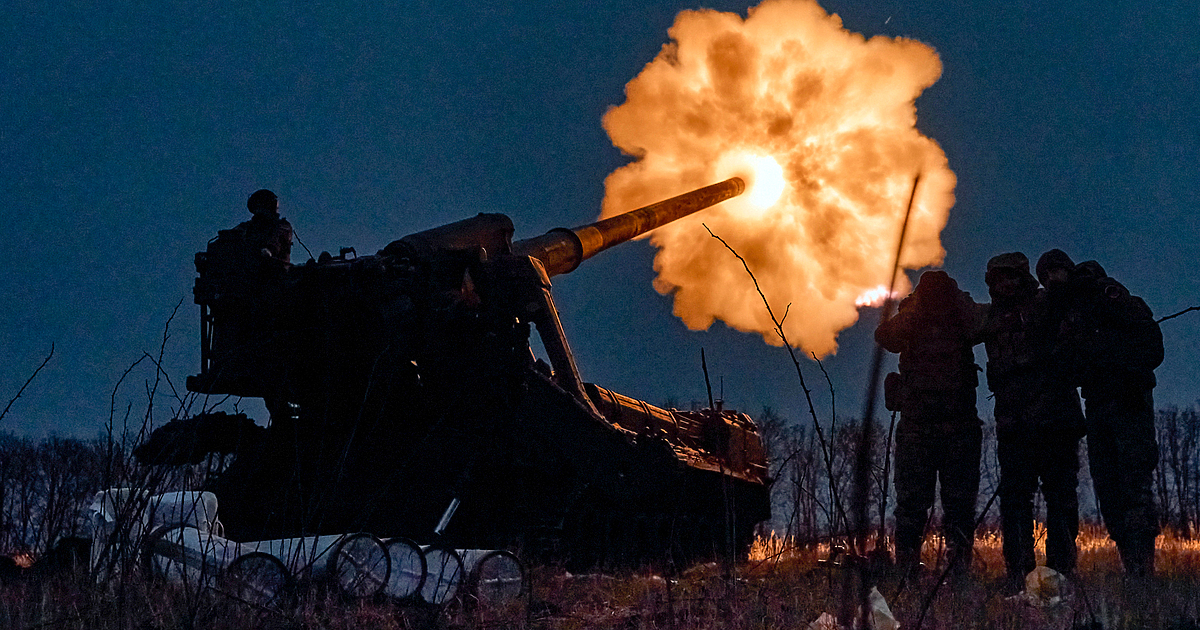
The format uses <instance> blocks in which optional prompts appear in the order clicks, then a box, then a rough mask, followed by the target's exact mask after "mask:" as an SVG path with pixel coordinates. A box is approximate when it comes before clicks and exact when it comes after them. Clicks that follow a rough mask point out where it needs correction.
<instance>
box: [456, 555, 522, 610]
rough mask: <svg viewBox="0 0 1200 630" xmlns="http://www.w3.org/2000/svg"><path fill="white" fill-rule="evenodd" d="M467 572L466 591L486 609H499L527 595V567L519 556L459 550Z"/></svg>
mask: <svg viewBox="0 0 1200 630" xmlns="http://www.w3.org/2000/svg"><path fill="white" fill-rule="evenodd" d="M458 553H459V555H460V556H462V559H463V566H464V568H465V569H466V571H467V587H468V589H469V590H470V592H471V594H472V595H473V596H474V597H475V599H476V600H477V601H478V602H479V603H480V604H481V605H484V606H490V607H500V606H506V605H508V604H511V603H513V602H515V601H517V600H519V599H520V598H521V597H522V596H524V595H525V594H526V593H527V592H528V590H527V589H528V586H529V584H528V579H527V577H526V575H527V574H526V572H525V565H524V563H522V562H521V560H520V559H519V558H517V556H516V554H513V553H512V552H509V551H504V550H501V549H459V550H458Z"/></svg>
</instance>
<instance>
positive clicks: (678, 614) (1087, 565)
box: [0, 530, 1200, 630]
mask: <svg viewBox="0 0 1200 630" xmlns="http://www.w3.org/2000/svg"><path fill="white" fill-rule="evenodd" d="M1079 542H1080V562H1079V576H1078V580H1077V581H1076V582H1075V583H1074V584H1072V586H1071V588H1070V592H1069V594H1068V596H1067V597H1066V599H1065V600H1064V601H1063V602H1062V603H1060V604H1058V605H1056V606H1050V607H1037V606H1033V605H1031V604H1029V603H1027V602H1026V601H1024V600H1023V599H1020V598H1014V599H1006V598H1004V597H1002V596H1001V595H1000V593H999V587H1000V584H1001V579H1002V576H1003V571H1004V567H1003V561H1002V559H1001V555H1000V540H999V538H998V537H997V536H994V535H984V536H982V537H980V538H979V539H978V541H977V545H976V554H975V561H974V566H973V569H972V575H971V578H970V579H969V580H967V581H966V582H963V583H958V584H953V585H950V584H946V585H942V586H940V588H937V590H936V593H935V592H934V588H935V586H936V585H937V582H938V579H937V577H938V576H937V574H938V573H939V572H938V571H937V570H936V567H937V566H938V564H939V558H940V555H941V554H940V551H941V541H940V540H938V539H937V538H933V539H932V540H930V541H929V542H928V543H927V545H926V548H925V557H924V560H925V562H926V564H927V567H929V569H927V571H926V572H925V573H924V574H923V575H922V576H921V577H920V578H919V579H917V580H915V581H914V580H908V581H906V582H905V583H903V584H901V582H900V581H898V580H897V579H896V578H894V577H888V578H884V579H882V580H881V581H880V582H879V584H878V588H879V590H880V592H881V593H882V594H883V596H884V597H885V598H886V600H887V602H888V604H889V606H890V608H891V610H892V612H893V614H894V615H895V617H896V619H897V620H898V621H899V622H900V624H901V627H903V628H905V629H911V628H916V627H918V626H917V624H918V620H919V621H920V627H921V628H1073V627H1080V628H1088V627H1102V628H1108V629H1114V630H1115V629H1119V628H1177V629H1180V630H1182V629H1185V628H1200V625H1197V623H1196V620H1197V617H1200V579H1198V576H1200V542H1198V541H1194V540H1187V539H1183V538H1179V537H1174V536H1163V537H1160V539H1159V545H1158V558H1157V562H1158V568H1159V571H1158V576H1157V577H1156V578H1154V579H1152V580H1148V581H1145V582H1130V581H1126V580H1124V579H1122V576H1121V573H1120V570H1119V559H1118V557H1117V553H1116V549H1115V548H1114V547H1113V545H1112V543H1111V542H1110V541H1108V539H1107V538H1106V537H1105V536H1104V535H1103V532H1098V531H1095V530H1088V531H1085V532H1084V533H1083V534H1081V536H1080V539H1079ZM827 555H828V548H825V547H817V548H807V549H804V548H795V547H793V546H791V545H788V544H787V543H786V541H782V540H779V539H760V540H759V541H758V542H757V543H756V544H755V547H754V549H753V550H752V552H751V554H750V557H749V558H748V559H746V560H745V561H743V562H741V563H739V564H738V566H737V567H736V568H735V569H734V570H733V571H732V573H730V572H729V571H728V570H727V569H726V568H724V567H721V566H718V565H716V564H708V565H701V566H697V567H693V568H691V569H690V570H688V571H686V572H683V573H681V574H679V575H674V576H669V577H664V576H662V575H658V574H655V573H654V572H651V571H643V572H636V573H629V574H623V575H601V574H588V575H571V574H569V573H567V572H565V571H563V570H561V569H558V568H555V567H537V568H535V569H534V570H533V575H534V580H533V589H532V592H531V593H530V594H529V596H528V598H527V599H525V600H522V601H521V602H519V603H518V604H515V605H512V606H509V607H507V608H505V609H487V608H484V607H481V606H479V605H477V603H475V602H473V601H471V600H470V598H466V601H462V600H460V601H457V602H455V603H454V605H452V606H450V607H448V608H446V609H442V610H433V609H428V608H421V607H413V606H396V605H394V604H390V603H382V602H356V603H348V602H345V601H340V600H339V599H338V598H336V597H335V596H333V595H331V594H329V593H325V592H322V591H320V590H312V591H308V592H305V593H301V595H300V603H299V605H298V606H297V607H296V608H295V609H294V610H290V611H287V612H280V611H269V610H257V609H254V608H251V607H248V606H246V605H244V604H241V603H239V602H237V601H233V600H231V599H229V598H228V597H225V596H223V595H222V594H220V593H217V592H214V591H211V590H208V591H194V590H189V589H184V588H180V587H179V586H177V585H167V584H162V583H158V582H152V581H148V580H145V579H142V578H141V577H140V576H138V575H130V576H127V578H126V579H124V580H117V581H113V582H110V583H108V584H104V585H94V584H91V583H89V582H88V581H87V580H86V579H85V578H81V577H75V578H47V579H44V580H37V579H26V580H22V581H20V582H17V583H10V584H8V585H6V586H5V587H4V590H3V594H2V598H0V601H2V609H0V628H14V629H24V628H28V629H30V630H32V629H34V628H68V629H76V628H78V629H85V628H86V629H97V630H103V629H110V628H111V629H114V630H115V629H122V630H125V629H128V630H144V629H156V628H179V629H195V628H204V629H213V630H219V629H223V628H272V629H281V630H282V629H289V630H290V629H296V630H300V629H308V628H329V629H342V628H345V629H350V628H356V629H360V628H389V629H390V628H396V629H400V628H424V627H441V628H501V627H507V628H534V629H547V630H551V629H553V630H560V629H561V630H574V629H584V628H612V629H618V630H625V629H634V628H669V629H673V630H674V629H679V630H682V629H689V628H696V629H708V628H714V629H715V628H745V629H747V630H750V629H754V630H760V629H761V630H766V629H772V628H780V629H785V628H786V629H793V628H798V629H804V628H807V627H809V624H810V623H811V622H813V621H814V620H815V619H817V617H818V616H819V615H820V614H821V613H822V612H830V613H837V611H838V610H839V605H840V602H841V601H842V599H841V598H842V583H843V579H844V578H845V576H846V575H848V574H850V573H852V572H849V571H846V570H845V569H844V568H842V567H840V566H831V565H828V564H824V563H820V562H818V561H819V560H821V559H823V558H825V557H827ZM1093 623H1094V624H1098V625H1090V624H1093Z"/></svg>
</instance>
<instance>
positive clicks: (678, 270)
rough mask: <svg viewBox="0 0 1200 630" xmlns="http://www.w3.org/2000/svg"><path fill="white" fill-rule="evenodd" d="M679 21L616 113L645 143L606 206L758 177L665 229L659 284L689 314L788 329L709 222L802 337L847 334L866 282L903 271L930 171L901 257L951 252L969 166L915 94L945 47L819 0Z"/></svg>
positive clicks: (701, 320)
mask: <svg viewBox="0 0 1200 630" xmlns="http://www.w3.org/2000/svg"><path fill="white" fill-rule="evenodd" d="M669 36H670V38H671V41H670V43H668V44H666V45H665V46H663V50H662V52H661V53H659V55H658V57H657V58H655V59H654V61H652V62H650V63H649V64H647V65H646V67H645V68H644V69H643V70H642V72H641V74H639V75H638V76H637V77H636V78H634V79H633V80H632V81H630V82H629V84H628V85H627V86H626V88H625V94H626V101H625V103H624V104H622V105H620V106H618V107H614V108H613V109H611V110H610V111H609V112H608V113H607V114H606V115H605V117H604V128H605V129H606V130H607V131H608V133H609V136H610V137H611V138H612V140H613V144H614V145H616V146H617V147H618V148H620V149H621V150H622V151H624V152H626V153H628V154H630V155H633V156H635V157H636V158H637V159H636V161H634V162H632V163H630V164H628V165H626V166H624V167H622V168H620V169H618V170H616V171H615V172H613V173H612V174H611V175H609V177H608V179H607V180H606V182H605V184H606V188H607V194H606V196H605V200H604V208H603V213H602V217H608V216H612V215H614V214H617V213H619V212H622V211H624V210H627V209H628V208H635V207H639V206H642V205H645V204H647V203H650V202H652V201H655V200H657V199H662V198H665V197H669V196H671V195H674V194H678V193H679V192H682V191H686V190H690V189H693V188H697V187H699V186H703V185H705V184H707V183H709V182H712V181H717V180H720V179H723V178H726V177H731V176H735V175H736V176H740V177H742V178H744V179H745V180H746V182H747V185H748V190H747V192H746V194H745V195H743V196H742V197H739V198H737V199H734V200H730V201H726V202H724V203H722V204H721V205H719V206H717V207H715V208H712V209H709V210H707V211H705V212H704V213H702V215H697V216H693V217H689V218H686V219H683V220H680V221H677V222H675V223H673V224H670V225H667V226H664V227H662V228H660V229H658V230H657V231H655V232H654V233H653V235H652V236H651V242H652V243H653V244H654V245H655V246H656V247H658V248H659V252H658V255H657V257H656V258H655V261H654V266H655V270H656V271H657V272H658V277H657V278H656V279H655V288H656V289H658V290H659V291H660V292H662V293H669V294H672V295H673V296H674V299H675V314H676V315H678V316H679V317H680V318H681V319H683V321H684V323H685V324H686V325H687V326H688V327H689V328H692V329H704V328H707V327H708V326H710V325H711V324H712V323H713V321H714V320H716V319H720V320H722V321H724V322H726V323H727V324H729V325H730V326H732V327H733V328H736V329H738V330H742V331H753V332H758V333H760V334H762V335H763V338H764V339H765V340H766V341H767V342H768V343H772V344H779V343H780V341H779V338H778V336H776V335H775V334H774V332H773V326H774V324H773V323H772V322H771V319H770V317H769V316H768V314H767V313H766V311H765V309H763V307H762V302H761V300H760V299H759V297H758V295H757V293H756V291H755V288H754V286H753V284H752V283H750V282H749V280H748V278H747V277H746V274H745V270H744V269H743V268H742V266H741V263H740V262H738V261H737V260H736V259H735V258H734V257H733V256H731V255H730V254H729V252H728V251H726V250H725V248H724V246H723V245H722V244H721V243H720V242H718V241H717V240H715V239H713V238H711V237H710V236H709V235H708V232H707V231H706V230H704V228H703V227H702V226H701V225H700V223H701V222H704V223H705V224H706V225H707V226H708V227H709V228H710V229H711V230H712V231H713V233H715V234H717V235H718V236H721V237H722V238H723V239H725V240H726V241H727V242H728V243H729V244H730V245H731V246H732V247H733V248H735V249H736V250H737V251H738V253H739V254H741V255H742V256H743V257H744V258H745V259H746V262H747V263H748V264H749V266H750V269H751V270H752V271H754V273H755V275H756V276H757V278H758V281H759V284H760V285H761V287H762V289H763V292H764V293H765V295H766V296H767V298H768V299H769V300H770V301H771V303H772V304H778V305H779V308H780V310H782V308H783V306H785V305H787V304H791V310H790V314H789V316H788V317H787V320H786V321H785V332H786V333H787V336H788V338H789V339H790V340H792V341H793V343H796V344H798V345H799V346H801V347H803V348H804V349H805V350H808V351H811V352H815V353H816V354H818V355H825V354H828V353H831V352H833V351H835V350H836V349H837V333H838V332H839V331H841V330H843V329H844V328H846V327H848V326H850V325H852V324H853V323H854V322H855V321H857V319H858V308H859V305H863V304H869V298H870V297H874V296H870V295H866V296H865V294H868V292H870V291H877V290H878V287H880V286H881V285H882V286H887V285H888V284H889V283H890V280H891V278H890V275H891V272H892V262H893V257H894V256H895V251H894V248H895V244H896V239H897V238H898V235H899V232H900V228H901V223H902V222H903V218H904V212H905V207H906V203H907V201H908V195H909V192H910V190H911V186H912V181H913V177H914V176H915V175H916V174H917V173H918V172H920V173H921V189H920V192H919V195H918V197H917V198H916V200H915V202H914V207H913V210H912V217H911V219H910V222H909V226H908V230H909V231H908V235H907V237H906V243H905V248H904V253H903V255H902V257H901V259H900V265H901V266H902V267H905V268H910V269H911V268H917V267H922V266H926V265H935V264H939V263H940V262H941V260H942V256H943V254H944V251H943V250H942V247H941V243H940V242H939V238H938V235H939V233H940V232H941V230H942V228H943V227H944V226H945V224H946V219H947V216H948V214H949V211H950V207H951V206H952V205H954V185H955V177H954V173H953V172H951V171H950V169H949V167H948V165H947V162H946V156H945V154H944V153H943V152H942V150H941V148H940V147H939V146H938V145H937V143H935V142H934V141H933V140H931V139H929V138H927V137H925V136H923V135H921V133H920V132H919V131H917V129H916V106H915V101H916V98H917V97H918V96H919V95H920V94H921V92H922V91H923V90H924V89H925V88H927V87H929V86H930V85H932V84H933V83H934V82H935V81H936V80H937V79H938V77H939V76H940V75H941V62H940V61H939V60H938V57H937V53H936V52H934V50H933V49H932V48H930V47H929V46H926V45H925V44H922V43H920V42H916V41H912V40H908V39H903V38H889V37H882V36H880V37H873V38H871V39H869V40H868V39H866V38H865V37H863V36H862V35H859V34H856V33H851V32H849V31H847V30H845V29H844V28H843V27H842V22H841V19H840V18H838V17H837V16H836V15H829V14H828V13H826V12H825V11H824V10H823V9H822V8H821V7H820V6H818V5H817V4H816V2H812V1H810V0H767V1H766V2H763V3H762V4H760V5H758V6H757V7H753V8H751V9H750V10H749V15H748V17H747V18H745V19H743V18H741V17H740V16H738V15H736V14H733V13H721V12H717V11H712V10H701V11H685V12H683V13H680V14H679V16H678V17H676V20H675V24H674V26H672V27H671V29H670V31H669ZM903 281H904V280H903V278H902V279H901V282H903ZM896 290H897V291H898V292H900V293H906V292H907V290H908V287H907V286H897V287H896ZM864 296H865V297H864ZM856 302H857V303H858V304H857V305H856Z"/></svg>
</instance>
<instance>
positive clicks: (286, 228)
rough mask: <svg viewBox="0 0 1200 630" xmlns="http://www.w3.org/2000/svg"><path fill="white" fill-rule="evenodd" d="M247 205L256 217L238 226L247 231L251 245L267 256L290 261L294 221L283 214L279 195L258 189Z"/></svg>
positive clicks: (247, 238)
mask: <svg viewBox="0 0 1200 630" xmlns="http://www.w3.org/2000/svg"><path fill="white" fill-rule="evenodd" d="M246 208H247V209H249V210H250V213H251V214H253V215H254V217H253V218H251V219H250V220H249V221H243V222H242V223H239V224H238V226H237V227H236V228H234V229H235V230H239V231H241V232H242V233H243V234H244V238H245V240H246V244H247V246H249V247H250V249H251V250H252V251H255V252H259V253H260V254H261V255H262V256H263V257H264V258H272V259H275V260H279V261H282V262H284V263H289V264H290V263H291V262H292V236H293V231H292V224H291V223H288V220H287V219H285V218H283V217H281V216H279V197H277V196H275V193H273V192H271V191H269V190H265V189H264V190H258V191H255V192H254V193H253V194H251V195H250V198H249V199H247V200H246Z"/></svg>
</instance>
